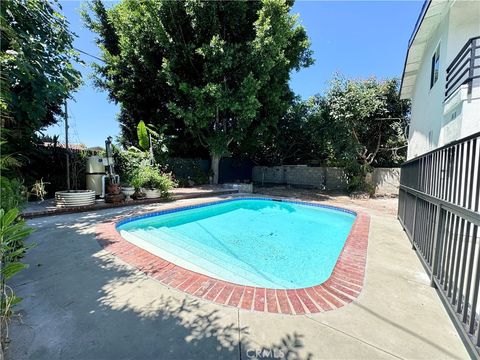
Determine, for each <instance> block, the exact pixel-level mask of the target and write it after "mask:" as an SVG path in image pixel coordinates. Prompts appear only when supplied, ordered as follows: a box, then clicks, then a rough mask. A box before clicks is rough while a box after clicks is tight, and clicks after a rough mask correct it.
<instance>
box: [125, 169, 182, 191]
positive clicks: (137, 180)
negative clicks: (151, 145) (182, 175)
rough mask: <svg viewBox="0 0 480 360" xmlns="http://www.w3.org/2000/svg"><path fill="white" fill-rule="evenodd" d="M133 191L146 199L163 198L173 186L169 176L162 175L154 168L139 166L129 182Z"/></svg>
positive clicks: (173, 183)
mask: <svg viewBox="0 0 480 360" xmlns="http://www.w3.org/2000/svg"><path fill="white" fill-rule="evenodd" d="M131 183H132V185H133V186H134V188H135V190H137V191H140V192H142V193H143V194H145V197H146V198H147V199H154V198H159V197H165V196H167V195H168V190H170V189H171V188H173V187H174V186H175V182H174V181H173V180H172V178H171V176H170V174H163V173H161V170H160V169H159V168H158V167H156V166H141V167H139V168H138V170H137V171H136V172H135V174H134V176H133V177H132V181H131Z"/></svg>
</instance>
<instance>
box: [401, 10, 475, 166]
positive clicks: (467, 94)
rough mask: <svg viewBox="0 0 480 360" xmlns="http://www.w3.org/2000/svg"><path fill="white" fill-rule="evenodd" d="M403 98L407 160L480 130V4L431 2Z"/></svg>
mask: <svg viewBox="0 0 480 360" xmlns="http://www.w3.org/2000/svg"><path fill="white" fill-rule="evenodd" d="M400 95H401V97H402V98H403V99H411V101H412V110H411V123H410V126H409V141H408V159H412V158H415V157H417V156H419V155H422V154H424V153H426V152H428V151H430V150H433V149H436V148H438V147H441V146H443V145H446V144H448V143H450V142H452V141H455V140H459V139H462V138H465V137H467V136H469V135H472V134H474V133H477V132H479V131H480V0H476V1H475V0H474V1H465V0H427V1H425V3H424V5H423V8H422V11H421V14H420V17H419V19H418V21H417V24H416V26H415V29H414V32H413V34H412V37H411V39H410V41H409V46H408V51H407V56H406V60H405V67H404V71H403V76H402V85H401V90H400Z"/></svg>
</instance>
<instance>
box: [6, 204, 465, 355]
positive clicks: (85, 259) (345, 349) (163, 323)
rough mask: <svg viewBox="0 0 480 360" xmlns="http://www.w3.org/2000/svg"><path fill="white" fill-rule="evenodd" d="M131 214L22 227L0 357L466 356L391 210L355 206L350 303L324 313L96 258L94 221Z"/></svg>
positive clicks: (62, 218) (56, 219)
mask: <svg viewBox="0 0 480 360" xmlns="http://www.w3.org/2000/svg"><path fill="white" fill-rule="evenodd" d="M203 201H205V200H203ZM182 202H184V203H193V202H198V200H182ZM329 202H330V203H335V201H334V200H330V201H329ZM163 206H165V205H164V204H155V205H148V207H149V208H151V209H152V210H153V209H159V208H162V207H163ZM359 206H361V205H353V206H352V207H359ZM145 207H147V206H143V207H142V208H145ZM135 210H136V208H135V207H131V208H122V209H110V210H99V211H95V212H91V213H82V214H68V215H58V216H50V217H44V218H37V219H32V220H30V221H29V224H30V225H31V226H33V227H34V228H35V229H36V231H35V233H34V234H32V235H31V237H30V239H29V242H34V243H36V244H37V245H36V247H34V248H32V249H31V250H30V251H29V252H28V255H27V256H26V258H25V262H27V263H29V264H30V268H29V269H27V270H25V271H23V272H21V273H20V274H19V275H18V276H16V278H15V279H14V280H13V283H12V285H13V286H14V288H15V290H16V291H17V294H18V295H19V296H22V297H24V301H23V302H22V303H21V305H20V306H19V308H18V310H19V311H20V314H21V320H22V321H21V322H18V321H14V322H13V323H12V324H11V326H10V329H9V331H10V338H11V343H10V345H9V347H8V349H7V358H9V359H15V360H21V359H36V360H41V359H48V360H54V359H82V360H83V359H115V360H118V359H180V360H186V359H201V360H203V359H250V358H252V359H253V358H261V359H265V358H267V359H268V358H270V359H273V358H284V359H393V358H401V359H468V354H467V353H466V351H465V348H464V346H463V344H462V342H461V341H460V339H459V337H458V335H457V333H456V331H455V329H454V327H453V325H452V322H451V321H450V319H449V318H448V316H447V314H446V312H445V310H444V309H443V306H442V304H441V302H440V300H439V298H438V296H437V294H436V293H435V290H434V289H433V288H431V287H430V286H429V281H428V278H427V276H426V274H425V272H424V270H423V268H422V267H421V265H420V262H419V260H418V259H417V256H416V255H415V253H414V252H413V251H412V250H411V248H410V244H409V242H408V240H407V238H406V236H405V235H404V233H403V231H402V229H401V227H400V225H399V224H398V222H397V221H396V219H395V217H394V215H392V214H386V213H383V212H381V211H377V210H369V209H366V211H369V212H370V214H371V216H372V218H371V220H372V221H371V228H370V240H369V248H368V258H367V271H366V284H365V286H364V290H363V292H362V294H361V295H360V297H359V299H357V300H356V301H354V302H353V303H352V304H350V305H347V306H345V307H343V308H340V309H337V310H334V311H330V312H325V313H320V314H315V315H304V316H298V315H295V316H291V315H290V316H289V315H277V314H268V313H255V312H246V311H243V310H239V309H234V308H229V307H224V306H221V305H216V304H213V303H208V302H205V301H203V300H197V299H195V298H192V297H190V296H187V295H185V294H183V293H181V292H179V291H177V290H173V289H169V288H167V287H165V286H163V285H161V284H160V283H159V282H157V281H155V280H153V279H151V278H149V277H147V276H145V275H143V274H142V273H140V272H138V271H135V270H134V269H132V268H131V267H129V266H128V265H126V264H125V263H123V262H121V261H120V260H118V259H116V258H115V257H113V256H112V255H110V254H108V253H106V252H105V251H103V250H102V249H101V248H100V246H99V245H98V243H97V242H96V240H95V236H94V227H95V225H96V224H97V223H98V222H99V221H101V220H104V219H108V218H110V217H111V216H112V215H117V214H120V213H125V214H127V213H134V212H135ZM256 352H260V354H261V356H256V355H255V353H256Z"/></svg>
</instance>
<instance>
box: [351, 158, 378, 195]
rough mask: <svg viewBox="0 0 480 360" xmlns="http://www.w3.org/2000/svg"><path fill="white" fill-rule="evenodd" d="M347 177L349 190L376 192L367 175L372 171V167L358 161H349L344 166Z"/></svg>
mask: <svg viewBox="0 0 480 360" xmlns="http://www.w3.org/2000/svg"><path fill="white" fill-rule="evenodd" d="M344 170H345V174H346V177H347V191H348V192H349V193H353V192H357V191H359V192H366V193H368V194H370V195H373V194H374V193H375V188H374V187H373V185H372V184H369V183H368V182H367V175H368V173H369V172H370V171H371V168H370V167H367V166H364V165H361V164H359V163H358V162H356V161H352V162H347V163H346V164H345V166H344Z"/></svg>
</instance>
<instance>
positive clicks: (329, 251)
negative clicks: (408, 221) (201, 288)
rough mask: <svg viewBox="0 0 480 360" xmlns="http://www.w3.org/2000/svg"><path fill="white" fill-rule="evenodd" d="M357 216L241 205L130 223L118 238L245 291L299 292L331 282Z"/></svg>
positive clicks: (253, 201) (284, 204) (293, 205)
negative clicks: (282, 290)
mask: <svg viewBox="0 0 480 360" xmlns="http://www.w3.org/2000/svg"><path fill="white" fill-rule="evenodd" d="M355 216H356V215H355V213H354V212H351V211H348V210H344V209H339V208H334V207H329V206H322V205H314V204H309V203H302V202H293V201H275V200H271V199H257V198H248V199H245V198H242V199H232V200H229V201H223V202H220V203H214V204H206V205H200V206H196V207H193V208H187V209H179V210H171V211H165V212H161V213H153V214H148V215H144V216H141V217H134V218H129V219H125V220H123V221H121V222H119V223H118V224H117V231H119V232H120V234H121V235H122V237H123V238H124V239H126V240H127V241H129V242H130V243H133V244H134V245H136V246H139V247H141V248H143V249H145V250H146V251H148V252H150V253H153V254H155V255H157V256H159V257H161V258H163V259H165V260H167V261H169V262H171V263H173V264H176V265H178V266H181V267H183V268H185V269H188V270H191V271H195V272H198V273H200V274H204V275H207V276H210V277H213V278H216V279H220V280H224V281H228V282H231V283H235V284H239V285H247V286H254V287H264V288H276V289H297V288H306V287H309V286H314V285H318V284H321V283H323V282H324V281H326V280H327V279H328V278H329V277H330V275H331V273H332V271H333V269H334V267H335V264H336V262H337V259H338V257H339V255H340V253H341V251H342V248H343V246H344V244H345V241H346V239H347V237H348V234H349V232H350V229H351V227H352V224H353V223H354V221H355Z"/></svg>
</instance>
